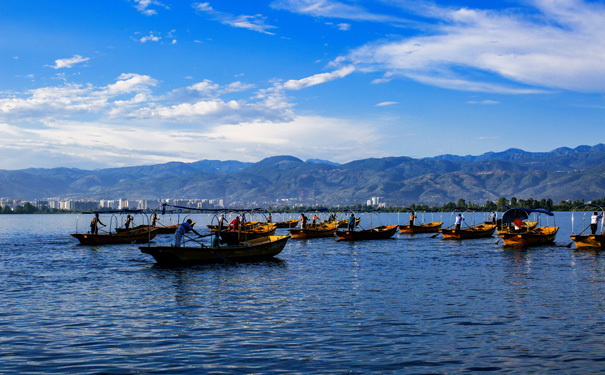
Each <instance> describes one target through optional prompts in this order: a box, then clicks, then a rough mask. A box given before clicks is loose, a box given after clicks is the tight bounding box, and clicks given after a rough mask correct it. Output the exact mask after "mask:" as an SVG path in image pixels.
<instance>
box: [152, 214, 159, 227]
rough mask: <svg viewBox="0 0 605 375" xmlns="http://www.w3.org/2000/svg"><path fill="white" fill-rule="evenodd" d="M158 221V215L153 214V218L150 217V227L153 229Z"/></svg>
mask: <svg viewBox="0 0 605 375" xmlns="http://www.w3.org/2000/svg"><path fill="white" fill-rule="evenodd" d="M157 221H158V214H156V213H154V214H153V216H152V217H151V226H152V227H155V224H156V223H157Z"/></svg>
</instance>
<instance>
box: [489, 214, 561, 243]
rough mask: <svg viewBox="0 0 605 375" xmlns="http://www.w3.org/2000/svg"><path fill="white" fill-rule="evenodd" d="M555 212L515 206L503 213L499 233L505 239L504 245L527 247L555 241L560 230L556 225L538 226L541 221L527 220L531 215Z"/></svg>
mask: <svg viewBox="0 0 605 375" xmlns="http://www.w3.org/2000/svg"><path fill="white" fill-rule="evenodd" d="M531 213H534V214H536V215H540V214H546V215H548V216H554V214H553V213H552V212H550V211H548V210H544V209H525V208H513V209H510V210H508V211H506V212H505V213H504V214H503V215H502V221H501V226H500V228H498V235H499V236H500V238H502V241H504V246H515V247H527V246H537V245H546V244H550V243H553V242H554V241H555V238H556V236H557V232H558V231H559V227H556V226H538V223H539V221H538V220H536V221H535V222H529V221H526V220H528V219H529V215H530V214H531Z"/></svg>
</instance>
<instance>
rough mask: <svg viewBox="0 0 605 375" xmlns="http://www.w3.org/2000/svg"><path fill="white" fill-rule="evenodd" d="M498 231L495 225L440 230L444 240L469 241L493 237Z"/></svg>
mask: <svg viewBox="0 0 605 375" xmlns="http://www.w3.org/2000/svg"><path fill="white" fill-rule="evenodd" d="M495 231H496V225H495V224H479V225H474V226H471V227H466V228H461V229H459V230H456V229H451V228H447V229H440V232H441V234H442V235H443V239H444V240H469V239H474V238H485V237H491V236H492V235H493V234H494V232H495Z"/></svg>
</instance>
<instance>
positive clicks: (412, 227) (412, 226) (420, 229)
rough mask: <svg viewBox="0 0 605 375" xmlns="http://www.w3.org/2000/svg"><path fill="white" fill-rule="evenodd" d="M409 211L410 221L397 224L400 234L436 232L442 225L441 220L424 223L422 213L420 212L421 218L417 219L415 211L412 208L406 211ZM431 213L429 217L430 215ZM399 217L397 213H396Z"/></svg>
mask: <svg viewBox="0 0 605 375" xmlns="http://www.w3.org/2000/svg"><path fill="white" fill-rule="evenodd" d="M408 212H409V213H410V216H409V217H410V221H409V223H408V224H400V225H397V227H398V228H399V233H401V234H418V233H438V232H439V229H441V226H442V225H443V222H439V221H431V222H428V223H426V222H425V220H424V213H422V220H418V216H417V215H416V212H415V211H413V210H410V211H408ZM432 215H433V214H432V213H431V217H432ZM397 217H399V213H398V214H397Z"/></svg>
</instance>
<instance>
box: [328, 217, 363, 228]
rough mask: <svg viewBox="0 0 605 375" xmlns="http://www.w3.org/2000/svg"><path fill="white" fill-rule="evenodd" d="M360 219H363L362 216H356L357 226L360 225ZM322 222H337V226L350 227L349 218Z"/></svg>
mask: <svg viewBox="0 0 605 375" xmlns="http://www.w3.org/2000/svg"><path fill="white" fill-rule="evenodd" d="M359 220H361V218H359V217H358V218H356V219H355V226H356V227H357V226H359ZM322 224H324V225H334V224H336V227H337V228H348V227H349V219H344V220H335V221H323V222H322Z"/></svg>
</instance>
